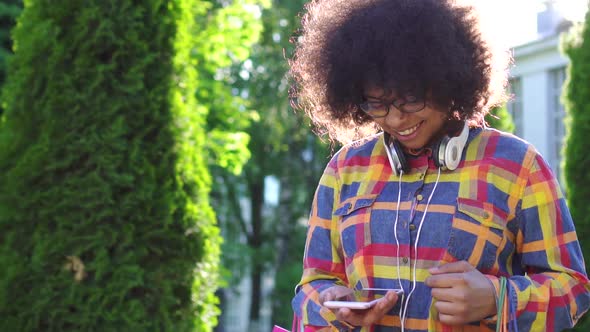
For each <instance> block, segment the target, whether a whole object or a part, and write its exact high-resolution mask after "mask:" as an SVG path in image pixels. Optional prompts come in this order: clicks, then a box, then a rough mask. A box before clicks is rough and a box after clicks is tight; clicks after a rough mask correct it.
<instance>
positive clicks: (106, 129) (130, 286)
mask: <svg viewBox="0 0 590 332" xmlns="http://www.w3.org/2000/svg"><path fill="white" fill-rule="evenodd" d="M198 4H199V2H198V1H192V0H186V1H182V0H169V1H159V0H152V1H149V0H144V1H130V0H111V1H109V0H107V1H105V0H85V1H82V0H52V1H49V0H30V1H27V3H26V7H25V9H24V11H23V12H22V14H21V16H20V18H19V25H18V27H17V28H16V30H15V43H16V56H15V57H14V58H13V61H12V62H11V63H10V67H9V74H8V81H7V83H6V84H7V85H6V88H5V89H4V95H3V103H4V105H5V106H6V114H5V121H4V122H3V123H0V126H1V127H0V229H1V232H0V266H2V273H0V317H1V318H0V331H19V332H23V331H44V332H45V331H195V330H197V331H208V330H210V329H211V327H212V325H214V324H215V316H216V309H215V303H216V299H215V298H214V296H213V291H214V288H215V286H216V280H217V272H216V266H217V264H218V256H219V242H220V238H219V234H218V231H217V228H216V227H215V226H214V225H213V219H214V218H213V212H212V210H211V208H210V207H209V204H208V198H207V196H208V192H209V187H210V179H209V175H208V173H207V170H206V164H205V160H204V158H205V156H204V155H203V154H202V153H201V151H202V150H203V146H204V138H205V135H204V130H203V129H202V128H203V126H204V119H205V115H206V114H205V111H204V110H203V108H202V107H198V105H196V103H195V100H194V98H193V94H194V87H195V83H196V80H197V77H196V72H195V71H194V69H193V68H192V67H191V66H190V65H191V55H190V52H191V49H190V48H191V45H192V37H191V36H192V33H191V29H193V28H194V27H193V26H192V25H193V22H194V18H195V15H197V14H203V13H197V11H198V9H199V7H198V6H199V5H198Z"/></svg>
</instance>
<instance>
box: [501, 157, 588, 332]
mask: <svg viewBox="0 0 590 332" xmlns="http://www.w3.org/2000/svg"><path fill="white" fill-rule="evenodd" d="M529 160H530V167H528V172H526V171H525V172H524V173H528V174H525V180H523V183H526V185H525V186H524V189H523V191H522V195H521V201H520V209H519V210H517V216H516V217H517V221H518V223H519V225H520V229H519V232H518V234H517V238H516V245H517V252H518V254H517V256H516V258H515V261H514V262H513V264H518V263H520V264H521V265H522V266H524V267H525V271H526V273H525V275H524V276H512V277H511V278H510V279H509V284H508V287H507V288H508V294H507V295H508V299H509V303H510V316H511V318H512V319H513V321H512V322H511V323H512V327H513V328H512V329H511V330H515V328H514V327H515V326H514V324H515V321H514V319H516V324H517V327H518V330H520V331H561V330H563V329H566V328H571V327H572V326H573V325H574V324H575V323H576V321H577V320H578V319H579V317H580V316H582V314H584V313H585V312H586V311H587V310H588V307H589V304H590V296H589V290H590V287H589V283H588V277H587V274H586V271H585V265H584V258H583V256H582V251H581V249H580V244H579V242H578V238H577V235H576V231H575V228H574V223H573V221H572V218H571V215H570V212H569V210H568V207H567V205H566V201H565V198H564V197H563V194H562V192H561V189H560V187H559V184H558V182H557V180H556V179H555V176H554V175H553V173H552V172H551V170H550V168H549V166H548V165H547V164H546V162H545V161H544V160H543V158H542V157H541V156H540V155H539V154H538V153H535V154H534V156H532V157H530V158H529ZM521 174H522V173H521ZM518 260H520V262H519V261H518Z"/></svg>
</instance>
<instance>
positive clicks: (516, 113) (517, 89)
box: [506, 77, 524, 137]
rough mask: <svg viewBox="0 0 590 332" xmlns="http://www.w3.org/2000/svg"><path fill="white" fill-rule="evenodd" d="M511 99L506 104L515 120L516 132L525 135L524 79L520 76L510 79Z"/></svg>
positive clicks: (518, 134)
mask: <svg viewBox="0 0 590 332" xmlns="http://www.w3.org/2000/svg"><path fill="white" fill-rule="evenodd" d="M508 89H509V90H508V92H509V94H510V99H509V100H508V103H507V104H506V108H507V109H508V113H510V115H511V116H512V121H513V122H514V134H515V135H516V136H519V137H523V129H524V128H523V114H522V81H521V79H520V77H515V78H513V79H511V80H510V84H509V86H508Z"/></svg>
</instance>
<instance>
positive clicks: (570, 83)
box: [561, 11, 590, 332]
mask: <svg viewBox="0 0 590 332" xmlns="http://www.w3.org/2000/svg"><path fill="white" fill-rule="evenodd" d="M561 47H562V50H563V51H564V53H565V54H566V55H567V56H568V57H569V59H570V62H569V64H568V67H567V76H566V77H567V78H566V82H565V87H564V92H563V95H562V100H563V102H564V105H565V110H566V137H565V144H564V161H565V163H564V164H563V165H562V167H563V171H564V178H565V187H566V192H567V200H568V205H569V208H570V212H571V214H572V218H573V220H574V221H575V223H576V231H577V233H578V238H579V240H580V245H581V247H582V253H583V255H584V257H585V258H586V262H588V261H589V260H590V240H589V239H590V205H589V204H588V197H590V173H589V172H587V170H588V168H589V167H590V159H589V158H588V157H586V153H587V151H588V148H590V145H589V141H588V137H587V135H588V133H590V104H589V103H588V100H590V90H589V89H588V87H589V86H590V11H589V12H587V13H586V18H585V21H584V22H583V24H579V25H577V26H574V28H572V30H571V31H570V32H569V33H568V34H566V35H565V37H564V38H563V39H562V44H561ZM586 270H587V271H590V268H589V266H588V265H587V264H586ZM574 330H575V331H580V332H581V331H589V330H590V317H589V316H588V314H586V315H584V316H583V317H582V319H581V321H580V322H579V323H578V324H577V326H576V327H575V328H574Z"/></svg>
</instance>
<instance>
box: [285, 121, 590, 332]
mask: <svg viewBox="0 0 590 332" xmlns="http://www.w3.org/2000/svg"><path fill="white" fill-rule="evenodd" d="M407 159H408V163H409V164H410V167H411V171H410V172H409V173H408V174H404V175H403V176H402V177H401V179H400V178H399V177H397V176H395V175H394V174H393V173H392V169H391V166H390V164H389V160H388V158H387V155H386V152H385V145H384V143H383V139H382V135H381V134H380V135H376V136H372V137H369V138H367V139H365V140H362V141H359V142H356V143H354V144H351V145H348V146H346V147H344V148H343V149H341V150H340V151H339V152H338V153H337V154H336V155H335V156H334V157H333V158H332V160H331V161H330V163H329V164H328V166H327V167H326V170H325V172H324V174H323V176H322V178H321V180H320V183H319V186H318V188H317V191H316V194H315V198H314V203H313V206H312V211H311V215H310V220H309V228H308V235H307V242H306V245H305V256H304V262H303V264H304V271H303V276H302V279H301V281H300V283H299V285H298V286H297V292H296V295H295V298H294V299H293V308H294V311H295V314H296V315H297V317H298V319H300V320H301V323H302V324H303V325H305V326H316V327H319V326H327V325H331V326H332V327H333V330H338V329H340V328H343V326H342V325H341V324H339V322H337V321H336V320H335V315H334V314H333V313H332V312H331V311H330V310H328V309H326V308H323V307H321V306H320V305H319V303H318V302H317V298H318V294H319V293H320V292H321V291H322V290H324V289H326V288H328V287H331V286H333V285H334V284H339V285H344V286H347V287H350V288H355V289H361V288H366V287H376V288H400V282H399V280H401V287H402V288H403V289H404V290H405V292H406V294H408V293H409V291H410V290H411V288H412V283H413V280H414V279H413V274H414V264H416V271H415V272H416V290H415V291H414V293H413V295H412V296H411V298H410V303H409V304H408V311H407V318H406V320H405V330H406V331H495V321H494V319H493V318H492V319H487V320H484V321H481V322H474V323H472V324H469V325H465V326H460V327H458V326H454V327H453V326H447V325H444V324H442V323H440V321H438V320H437V319H436V317H437V312H436V309H435V307H434V306H433V305H432V304H433V299H432V296H431V290H430V288H429V287H427V286H426V285H425V284H424V281H425V279H426V278H427V277H428V276H429V273H428V269H429V268H431V267H434V266H439V265H441V264H445V263H448V262H455V261H462V260H465V261H467V262H469V263H470V264H471V265H473V266H475V267H476V268H477V269H478V270H479V271H481V272H482V273H483V274H485V275H486V277H488V278H489V279H490V281H491V282H492V283H493V284H494V286H495V287H496V292H497V294H498V292H499V282H498V279H499V277H501V276H504V277H507V278H509V279H508V287H507V288H508V293H507V299H508V302H507V303H509V304H508V306H509V308H510V309H509V312H510V316H511V317H516V319H515V320H513V321H512V328H511V329H512V330H515V327H516V326H515V325H517V327H518V330H520V331H545V330H546V331H559V330H562V329H565V328H568V327H571V326H573V325H574V324H575V322H576V321H577V320H578V319H579V317H580V316H581V315H582V314H583V313H584V312H586V310H587V309H588V307H589V305H590V296H589V294H590V292H589V290H590V285H589V283H588V278H587V276H586V272H585V267H584V259H583V257H582V253H581V250H580V246H579V243H578V239H577V235H576V232H575V229H574V224H573V222H572V219H571V216H570V213H569V210H568V208H567V206H566V202H565V199H564V197H563V194H562V192H561V190H560V187H559V184H558V183H557V181H556V179H555V177H554V175H553V174H552V172H551V170H550V168H549V167H548V165H547V163H546V162H545V161H544V160H543V158H542V157H541V156H540V155H539V153H538V152H537V151H536V150H535V149H534V148H533V147H532V146H531V145H530V144H528V143H526V142H524V141H522V140H520V139H519V138H516V137H515V136H512V135H509V134H505V133H501V132H499V131H496V130H493V129H479V128H477V129H473V128H472V129H470V133H469V138H468V143H467V146H466V147H465V149H464V151H463V156H462V160H461V163H460V165H459V167H458V168H457V169H456V170H454V171H448V170H447V171H441V174H440V178H439V180H438V181H437V177H438V169H437V168H436V166H435V165H434V162H433V160H432V158H431V157H430V153H423V154H421V155H418V156H409V157H408V158H407ZM437 182H438V183H437ZM400 186H401V191H400ZM435 186H436V188H435ZM433 189H435V192H434V194H432V193H433ZM400 192H401V195H400V194H399V193H400ZM431 194H432V196H431ZM398 196H399V197H398ZM398 198H399V203H398ZM427 205H428V208H427V210H426V216H425V218H422V217H423V215H424V212H425V207H426V206H427ZM398 206H399V211H398V213H399V215H398V216H397V228H395V227H394V225H395V223H396V210H397V209H398ZM421 221H423V227H422V229H421V235H420V236H419V239H418V248H417V252H415V251H414V246H415V243H416V238H417V236H418V230H419V229H420V227H419V226H420V222H421ZM394 232H397V240H396V239H395V238H396V236H395V233H394ZM398 243H399V245H398ZM398 264H399V265H398ZM398 271H399V275H398ZM403 300H404V301H405V300H407V299H406V297H404V299H403ZM400 302H402V301H401V300H400V301H398V304H396V306H395V307H394V308H393V309H392V310H391V311H390V312H389V313H388V315H386V316H385V317H384V318H383V319H382V320H381V321H380V322H379V323H378V324H377V325H375V326H373V327H371V328H368V327H365V328H362V329H361V328H356V329H355V331H373V332H377V331H399V330H400V316H399V313H400V306H401V305H405V303H400ZM344 330H346V329H344Z"/></svg>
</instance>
